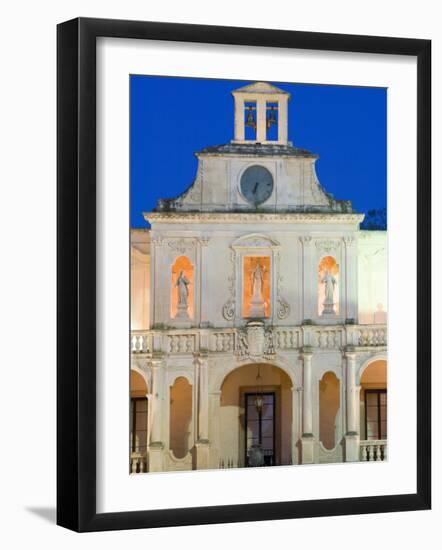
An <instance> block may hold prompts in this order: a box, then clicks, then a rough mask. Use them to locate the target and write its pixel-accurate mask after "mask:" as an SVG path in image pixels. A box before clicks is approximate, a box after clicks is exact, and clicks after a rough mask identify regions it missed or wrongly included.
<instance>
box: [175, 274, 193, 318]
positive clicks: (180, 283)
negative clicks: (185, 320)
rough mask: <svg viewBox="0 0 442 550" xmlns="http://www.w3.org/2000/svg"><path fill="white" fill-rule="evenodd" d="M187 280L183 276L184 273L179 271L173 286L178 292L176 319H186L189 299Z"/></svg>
mask: <svg viewBox="0 0 442 550" xmlns="http://www.w3.org/2000/svg"><path fill="white" fill-rule="evenodd" d="M189 285H190V281H189V279H188V278H187V277H186V276H185V275H184V271H182V270H181V271H180V274H179V275H178V279H177V280H176V283H175V286H176V287H177V292H178V315H177V317H187V305H188V299H189Z"/></svg>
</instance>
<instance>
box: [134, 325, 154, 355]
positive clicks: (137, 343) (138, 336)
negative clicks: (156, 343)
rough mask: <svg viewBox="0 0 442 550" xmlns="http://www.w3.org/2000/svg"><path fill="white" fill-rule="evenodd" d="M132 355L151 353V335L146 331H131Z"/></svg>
mask: <svg viewBox="0 0 442 550" xmlns="http://www.w3.org/2000/svg"><path fill="white" fill-rule="evenodd" d="M131 351H132V353H149V352H151V351H152V334H151V332H150V331H147V330H133V331H132V333H131Z"/></svg>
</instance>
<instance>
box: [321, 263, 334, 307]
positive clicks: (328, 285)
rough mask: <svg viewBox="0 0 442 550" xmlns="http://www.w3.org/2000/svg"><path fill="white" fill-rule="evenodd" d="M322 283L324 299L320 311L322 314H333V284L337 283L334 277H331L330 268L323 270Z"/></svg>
mask: <svg viewBox="0 0 442 550" xmlns="http://www.w3.org/2000/svg"><path fill="white" fill-rule="evenodd" d="M321 282H322V283H323V284H324V287H325V288H324V291H325V292H324V294H325V300H324V309H323V311H322V314H324V313H325V314H330V313H331V314H334V313H335V309H334V297H333V294H334V291H335V286H336V284H337V281H336V279H335V278H334V277H333V275H332V274H331V273H330V270H329V269H327V271H326V272H325V275H324V277H323V279H322V281H321Z"/></svg>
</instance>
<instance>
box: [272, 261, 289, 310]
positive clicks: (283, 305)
mask: <svg viewBox="0 0 442 550" xmlns="http://www.w3.org/2000/svg"><path fill="white" fill-rule="evenodd" d="M275 260H276V316H277V317H278V319H280V320H283V319H287V317H288V316H289V315H290V306H289V304H288V302H287V301H286V300H285V299H284V298H283V297H282V283H283V280H284V277H283V276H282V275H281V266H280V260H281V258H280V254H279V252H276V253H275Z"/></svg>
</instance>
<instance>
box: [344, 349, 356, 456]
mask: <svg viewBox="0 0 442 550" xmlns="http://www.w3.org/2000/svg"><path fill="white" fill-rule="evenodd" d="M345 359H346V398H347V399H346V405H347V430H346V435H345V460H346V462H356V461H358V460H359V430H358V426H357V425H356V419H357V411H356V407H357V406H358V402H357V397H358V396H359V389H358V388H357V387H356V352H355V351H354V350H353V349H352V348H349V349H347V351H346V352H345Z"/></svg>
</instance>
